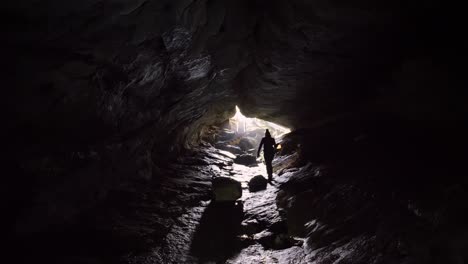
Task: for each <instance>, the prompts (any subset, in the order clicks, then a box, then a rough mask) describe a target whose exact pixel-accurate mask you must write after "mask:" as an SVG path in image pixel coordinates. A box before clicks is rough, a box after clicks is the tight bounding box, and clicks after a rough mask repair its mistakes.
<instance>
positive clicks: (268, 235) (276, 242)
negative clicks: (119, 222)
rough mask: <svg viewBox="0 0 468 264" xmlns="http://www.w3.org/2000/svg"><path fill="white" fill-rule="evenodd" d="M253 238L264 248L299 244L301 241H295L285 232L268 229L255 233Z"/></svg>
mask: <svg viewBox="0 0 468 264" xmlns="http://www.w3.org/2000/svg"><path fill="white" fill-rule="evenodd" d="M254 239H255V240H257V241H258V242H259V243H260V244H261V245H262V246H263V247H264V248H266V249H285V248H289V247H292V246H296V245H300V244H301V241H296V240H295V239H294V238H292V237H290V236H289V235H287V234H285V233H280V234H275V233H272V232H269V231H263V232H261V233H258V234H256V235H255V236H254Z"/></svg>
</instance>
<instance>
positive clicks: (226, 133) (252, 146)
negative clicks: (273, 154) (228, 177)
mask: <svg viewBox="0 0 468 264" xmlns="http://www.w3.org/2000/svg"><path fill="white" fill-rule="evenodd" d="M266 129H268V130H269V132H270V134H271V136H272V137H273V138H274V139H275V140H276V142H277V143H281V139H282V137H283V136H284V135H285V134H287V133H289V132H291V130H290V129H289V128H287V127H284V126H281V125H278V124H275V123H273V122H269V121H266V120H262V119H260V118H255V117H253V118H250V117H246V116H245V115H243V114H242V112H241V110H240V109H239V107H238V106H236V112H235V114H234V116H232V117H231V118H229V122H227V123H226V126H225V127H224V129H223V131H222V132H221V134H220V135H218V142H217V146H218V147H219V148H221V149H223V150H227V151H229V152H231V153H233V154H235V155H237V156H242V157H250V158H245V161H244V160H242V161H241V160H239V162H240V163H241V164H244V165H255V164H257V163H256V161H255V158H256V155H257V149H258V146H259V144H260V141H261V140H262V138H263V137H264V136H265V130H266ZM280 148H281V144H278V146H277V149H280ZM260 158H261V159H263V155H260Z"/></svg>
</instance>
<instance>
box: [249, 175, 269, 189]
mask: <svg viewBox="0 0 468 264" xmlns="http://www.w3.org/2000/svg"><path fill="white" fill-rule="evenodd" d="M267 183H268V180H267V179H265V177H263V176H262V175H257V176H255V177H253V178H252V179H250V181H249V184H248V185H249V191H250V192H257V191H261V190H265V189H266V187H267Z"/></svg>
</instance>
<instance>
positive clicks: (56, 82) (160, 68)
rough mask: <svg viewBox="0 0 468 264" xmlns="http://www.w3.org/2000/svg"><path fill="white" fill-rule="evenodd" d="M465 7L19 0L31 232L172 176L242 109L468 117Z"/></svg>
mask: <svg viewBox="0 0 468 264" xmlns="http://www.w3.org/2000/svg"><path fill="white" fill-rule="evenodd" d="M445 7H447V8H445ZM453 9H454V8H452V7H449V5H448V4H444V5H442V4H440V3H437V2H430V3H427V1H424V2H422V1H421V2H413V3H399V2H395V1H384V2H380V3H378V4H376V3H373V2H372V1H353V3H352V4H351V3H348V2H346V3H344V2H342V1H325V0H322V1H304V0H294V1H280V0H274V1H266V0H257V1H250V0H242V1H239V0H237V1H236V0H216V1H215V0H203V1H195V0H177V1H174V0H173V1H162V0H160V1H158V0H139V1H125V0H103V1H98V0H88V1H66V2H64V1H52V0H48V1H16V2H15V3H9V4H7V5H6V10H7V11H8V12H7V13H8V14H9V15H8V16H7V18H8V20H9V21H10V23H9V24H8V26H9V28H8V30H6V33H5V34H6V37H5V39H6V44H7V47H8V48H9V50H11V51H12V52H9V54H7V56H6V62H7V63H8V64H9V65H10V67H9V70H8V71H7V73H8V74H7V75H8V76H7V81H8V82H7V84H9V85H10V86H11V87H12V88H11V89H8V93H7V98H8V100H7V101H6V106H7V108H8V110H9V112H8V113H9V114H10V116H11V117H12V118H11V119H10V120H8V121H7V122H6V127H7V129H6V131H7V138H8V143H7V151H8V152H9V153H10V156H11V157H10V158H11V160H12V162H11V168H12V169H13V170H14V171H15V174H16V175H19V176H18V177H16V178H15V179H13V180H12V183H11V186H13V188H9V192H8V194H9V197H10V199H11V201H10V200H8V201H10V202H11V204H12V207H15V205H17V204H18V203H21V204H22V206H21V207H28V208H30V209H29V210H26V211H24V212H23V216H22V219H34V221H33V222H34V225H32V224H31V223H26V224H25V225H24V226H26V227H28V228H29V227H31V226H32V227H31V228H33V229H43V228H47V227H48V226H47V225H48V224H49V223H51V219H55V220H57V221H58V222H63V221H68V220H69V219H73V216H74V215H76V214H78V213H79V212H80V211H81V210H82V209H83V208H86V207H88V206H92V205H93V204H94V203H96V201H98V200H100V199H103V198H104V197H106V192H107V190H108V189H110V188H112V187H115V186H116V185H118V184H120V183H122V182H124V181H125V180H128V179H142V180H148V179H151V178H154V177H157V174H158V171H159V169H158V168H159V167H161V166H164V164H166V163H167V160H168V159H170V158H171V157H174V156H176V155H177V154H178V153H180V151H181V150H184V149H187V148H190V146H191V145H194V144H196V143H197V141H198V139H199V138H200V136H201V134H200V133H203V131H205V127H206V126H207V125H209V124H213V123H217V122H222V121H224V120H225V119H226V118H227V117H228V116H229V115H230V114H232V112H233V111H234V105H235V104H238V105H239V106H240V107H241V109H242V110H243V112H244V113H245V114H246V115H251V116H254V115H255V116H257V117H260V118H263V119H266V120H269V121H275V122H278V123H280V124H283V125H288V126H290V127H292V128H301V127H314V126H318V125H320V124H323V123H326V122H328V121H330V120H337V119H342V118H346V119H347V118H348V117H349V116H350V115H351V116H354V117H356V116H357V117H358V118H363V119H365V118H367V116H368V115H373V116H375V115H377V116H379V115H380V114H382V113H385V114H386V115H388V114H391V115H396V116H398V118H402V119H409V120H428V121H430V122H433V121H434V120H437V121H438V122H439V121H444V122H446V121H447V120H452V121H456V122H458V121H460V120H464V118H465V116H466V115H465V114H466V107H465V106H464V104H463V103H464V100H463V98H465V97H464V96H463V95H466V92H460V93H458V92H459V91H456V90H457V89H458V88H460V87H462V86H460V85H458V77H459V76H460V75H459V73H460V72H459V71H458V70H457V67H458V65H459V64H458V63H459V62H460V60H459V59H457V58H458V57H457V55H458V54H459V53H458V51H461V50H462V49H460V47H463V42H461V41H459V36H460V34H457V32H459V28H460V25H461V24H459V23H458V18H459V16H458V15H457V14H455V13H454V10H453ZM10 81H11V82H10ZM10 83H11V84H10ZM455 92H456V93H455ZM460 95H462V96H460ZM9 186H10V185H9ZM18 190H21V191H18ZM31 201H34V202H33V203H31ZM21 223H23V222H21ZM22 229H26V228H22Z"/></svg>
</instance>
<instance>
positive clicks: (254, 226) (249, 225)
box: [241, 219, 262, 236]
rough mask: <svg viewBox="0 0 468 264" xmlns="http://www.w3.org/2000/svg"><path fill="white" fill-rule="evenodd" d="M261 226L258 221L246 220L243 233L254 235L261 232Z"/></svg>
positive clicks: (242, 225)
mask: <svg viewBox="0 0 468 264" xmlns="http://www.w3.org/2000/svg"><path fill="white" fill-rule="evenodd" d="M261 228H262V227H261V225H260V223H259V222H258V221H257V220H256V219H249V220H245V221H243V222H242V224H241V232H242V234H246V235H249V236H250V235H253V234H256V233H258V232H260V231H261Z"/></svg>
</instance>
